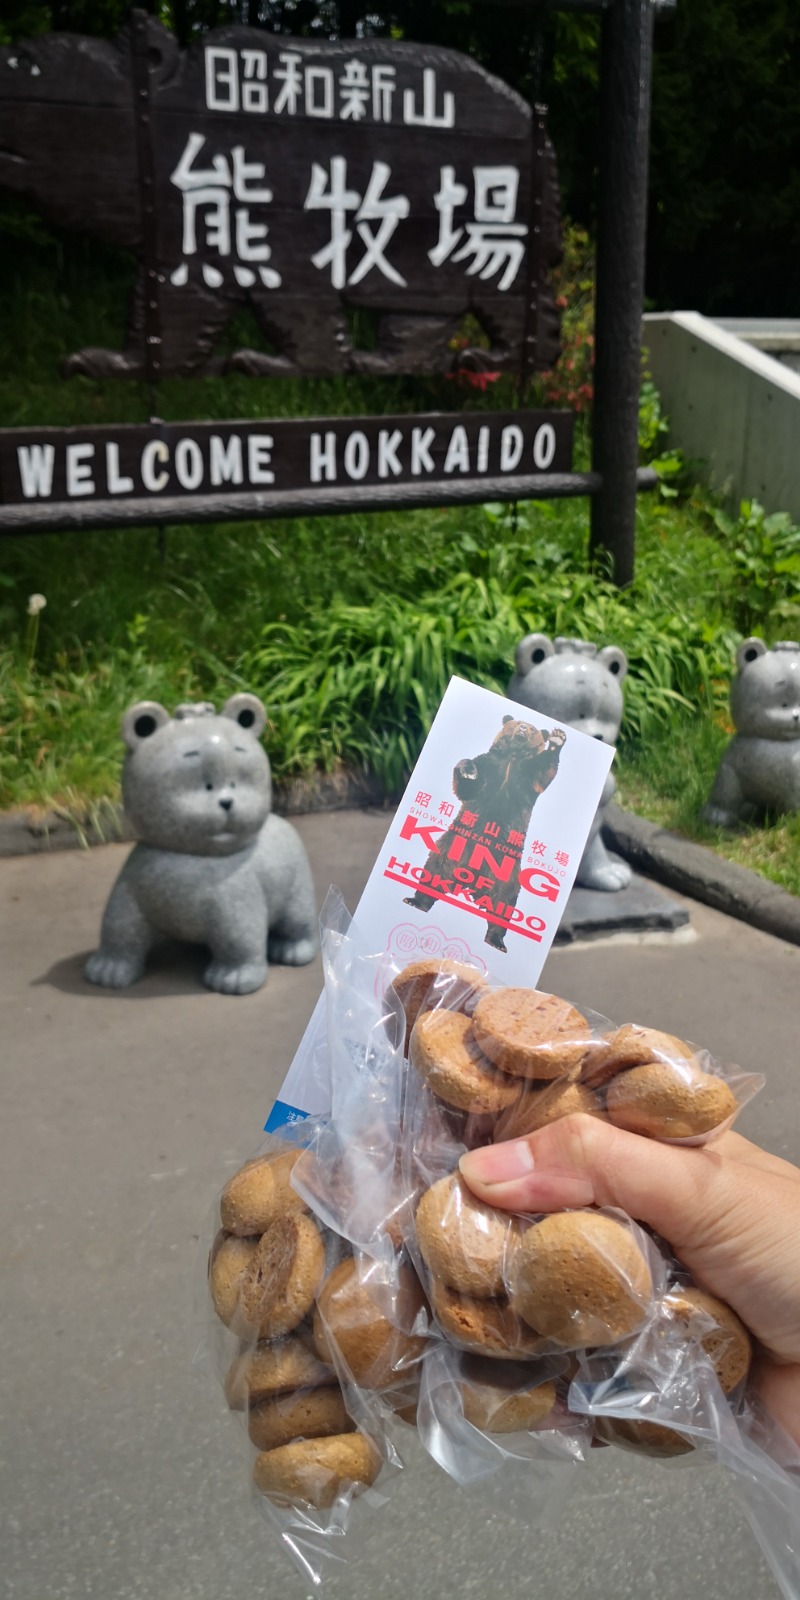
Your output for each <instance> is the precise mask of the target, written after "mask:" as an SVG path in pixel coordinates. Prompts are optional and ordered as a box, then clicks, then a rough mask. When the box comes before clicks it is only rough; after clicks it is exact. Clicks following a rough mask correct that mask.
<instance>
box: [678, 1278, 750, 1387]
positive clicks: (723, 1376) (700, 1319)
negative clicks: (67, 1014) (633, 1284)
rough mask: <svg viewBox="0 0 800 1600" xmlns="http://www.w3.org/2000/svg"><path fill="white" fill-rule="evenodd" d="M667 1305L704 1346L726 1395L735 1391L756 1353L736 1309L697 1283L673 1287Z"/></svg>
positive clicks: (692, 1336) (691, 1337)
mask: <svg viewBox="0 0 800 1600" xmlns="http://www.w3.org/2000/svg"><path fill="white" fill-rule="evenodd" d="M664 1307H665V1309H666V1310H667V1311H669V1312H670V1314H671V1315H672V1316H673V1317H675V1318H676V1319H677V1321H678V1322H681V1323H683V1325H684V1327H685V1329H686V1333H687V1336H688V1337H689V1338H690V1339H696V1340H697V1341H698V1342H699V1343H700V1344H701V1345H702V1347H703V1349H704V1350H705V1352H706V1355H707V1356H708V1359H709V1361H710V1362H711V1365H712V1367H713V1368H714V1371H715V1372H716V1374H717V1378H718V1379H719V1385H720V1388H721V1389H722V1392H723V1394H732V1393H733V1390H734V1389H737V1388H738V1386H739V1384H740V1383H741V1382H742V1380H743V1379H744V1378H746V1377H747V1373H748V1370H749V1367H750V1361H751V1358H752V1354H753V1345H752V1340H751V1338H750V1335H749V1333H748V1331H747V1329H746V1327H745V1325H744V1323H743V1322H742V1321H741V1320H740V1318H739V1317H737V1315H736V1312H735V1311H732V1310H731V1308H730V1306H728V1305H726V1304H725V1301H724V1300H718V1299H717V1298H716V1295H713V1294H708V1292H707V1291H706V1290H705V1289H698V1288H697V1287H696V1285H694V1284H692V1285H691V1286H690V1287H686V1288H683V1287H676V1288H674V1289H670V1292H669V1294H667V1295H665V1297H664Z"/></svg>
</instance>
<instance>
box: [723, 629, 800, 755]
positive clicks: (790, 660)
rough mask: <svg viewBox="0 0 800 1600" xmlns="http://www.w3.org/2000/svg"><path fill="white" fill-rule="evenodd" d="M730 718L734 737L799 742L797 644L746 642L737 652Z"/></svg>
mask: <svg viewBox="0 0 800 1600" xmlns="http://www.w3.org/2000/svg"><path fill="white" fill-rule="evenodd" d="M736 666H737V669H738V670H737V673H736V677H735V678H734V680H733V682H732V684H731V716H732V717H733V721H734V726H735V728H736V731H737V733H739V734H742V735H744V736H745V737H747V738H756V739H800V643H798V642H797V640H796V639H780V640H779V641H778V643H777V644H774V645H773V646H772V649H771V650H768V649H767V646H766V645H765V643H764V640H763V639H745V641H744V643H743V644H740V646H739V649H738V650H737V652H736Z"/></svg>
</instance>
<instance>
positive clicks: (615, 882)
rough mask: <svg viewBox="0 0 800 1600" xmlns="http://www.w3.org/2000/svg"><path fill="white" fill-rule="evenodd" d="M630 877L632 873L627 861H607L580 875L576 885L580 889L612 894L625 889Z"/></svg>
mask: <svg viewBox="0 0 800 1600" xmlns="http://www.w3.org/2000/svg"><path fill="white" fill-rule="evenodd" d="M632 877H633V871H632V869H631V868H630V867H629V866H628V863H627V861H609V862H606V863H605V864H603V865H598V866H596V867H592V868H591V870H590V871H588V872H585V873H581V874H580V876H579V877H578V879H577V884H578V887H579V888H581V889H605V890H607V891H608V892H610V893H612V894H613V893H614V892H615V891H616V890H618V889H627V887H628V885H629V883H630V881H631V878H632Z"/></svg>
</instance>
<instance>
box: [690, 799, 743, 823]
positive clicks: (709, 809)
mask: <svg viewBox="0 0 800 1600" xmlns="http://www.w3.org/2000/svg"><path fill="white" fill-rule="evenodd" d="M700 817H701V819H702V821H703V822H705V823H706V824H707V825H708V827H709V828H740V827H741V826H742V821H743V819H742V817H740V816H737V814H736V812H735V811H726V810H725V807H724V806H717V805H712V804H711V802H710V801H709V803H708V805H705V806H702V807H701V809H700Z"/></svg>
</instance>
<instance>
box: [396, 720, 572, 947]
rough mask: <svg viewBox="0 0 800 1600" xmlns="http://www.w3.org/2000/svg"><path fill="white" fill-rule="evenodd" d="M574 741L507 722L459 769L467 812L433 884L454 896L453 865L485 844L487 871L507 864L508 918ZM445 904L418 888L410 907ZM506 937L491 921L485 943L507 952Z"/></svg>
mask: <svg viewBox="0 0 800 1600" xmlns="http://www.w3.org/2000/svg"><path fill="white" fill-rule="evenodd" d="M566 737H567V736H566V734H565V733H564V731H563V729H561V728H554V729H553V730H552V731H551V732H548V731H547V730H545V729H540V728H534V727H533V726H532V724H531V723H529V722H520V721H518V720H517V719H516V718H515V717H512V716H505V717H504V718H503V725H502V727H501V729H500V731H499V733H497V734H496V735H495V737H494V739H493V740H492V743H491V746H490V748H489V749H488V750H485V751H483V752H482V753H481V754H480V755H477V756H475V757H474V758H473V759H470V758H468V757H467V758H464V759H463V760H461V761H457V762H456V765H455V767H454V768H453V792H454V794H455V796H456V798H457V799H458V800H460V801H461V809H460V810H459V812H458V814H457V816H456V817H455V818H454V819H453V821H452V822H451V824H450V826H449V828H447V830H446V831H445V832H444V833H443V834H442V836H441V838H440V839H439V840H438V841H437V845H436V849H435V850H432V851H431V852H430V854H429V856H428V859H427V861H426V863H425V870H426V872H428V873H430V875H431V881H436V882H437V885H438V884H442V885H443V891H444V892H446V890H447V888H448V884H449V882H450V881H451V880H452V878H453V863H454V862H455V863H456V864H457V863H458V862H461V861H462V860H465V859H466V857H467V854H468V852H467V845H468V844H472V845H473V846H475V845H480V846H481V847H483V848H482V854H483V856H484V859H485V860H487V864H488V858H489V856H490V853H491V855H492V856H494V857H495V858H501V860H502V864H503V870H502V874H501V875H499V880H498V882H497V885H496V888H497V893H498V895H500V896H501V902H502V905H503V907H504V912H505V918H506V920H507V919H508V917H509V914H510V912H511V911H512V910H513V908H514V907H515V906H516V903H517V897H518V895H519V889H520V877H519V874H520V862H521V860H522V850H523V846H524V844H525V835H526V833H527V831H528V824H529V823H530V820H531V812H532V811H533V807H534V806H535V804H536V801H537V800H538V798H539V795H540V794H543V793H544V791H545V789H546V788H547V787H548V786H549V784H551V783H552V781H553V779H554V777H555V775H556V773H557V771H558V760H559V756H560V754H561V749H562V746H563V745H564V743H565V741H566ZM509 860H510V861H511V866H510V867H509V866H508V865H507V863H508V862H509ZM506 874H507V875H506ZM485 883H486V878H485V877H483V878H482V879H481V878H480V877H478V879H477V880H476V882H475V884H474V885H473V887H472V889H471V890H470V896H471V898H472V899H473V900H476V901H478V902H479V901H480V900H481V897H482V895H483V894H484V887H485ZM438 898H439V896H438V895H435V894H426V893H425V890H424V889H418V890H417V891H416V893H415V894H413V895H411V896H410V897H409V898H408V899H407V900H406V901H405V904H406V905H408V906H413V907H414V909H415V910H416V911H430V909H431V906H433V905H435V904H436V902H437V899H438ZM504 932H505V929H504V928H503V927H502V926H501V925H500V923H499V922H497V921H496V920H492V921H489V920H488V918H487V923H486V935H485V940H484V942H485V943H486V944H489V945H492V946H493V947H494V948H495V949H496V950H505V948H506V946H505V943H504V940H503V935H504Z"/></svg>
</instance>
